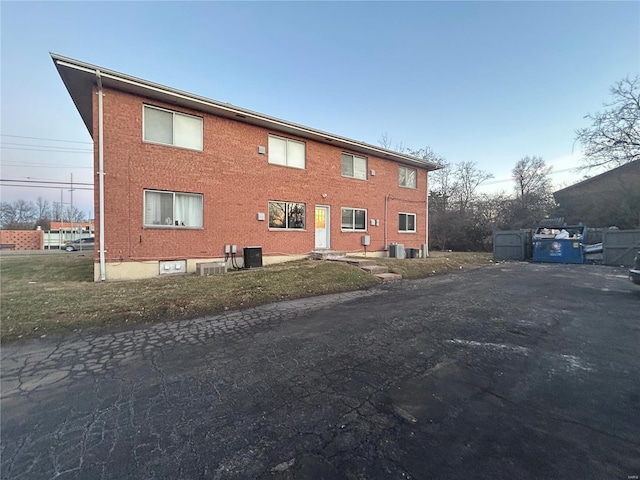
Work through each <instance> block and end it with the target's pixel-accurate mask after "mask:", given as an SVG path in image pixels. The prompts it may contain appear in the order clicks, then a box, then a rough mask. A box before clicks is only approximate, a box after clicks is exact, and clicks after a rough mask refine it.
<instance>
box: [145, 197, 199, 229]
mask: <svg viewBox="0 0 640 480" xmlns="http://www.w3.org/2000/svg"><path fill="white" fill-rule="evenodd" d="M202 204H203V201H202V195H201V194H197V193H178V192H165V191H158V190H145V191H144V226H145V227H174V228H176V227H178V228H189V227H191V228H202Z"/></svg>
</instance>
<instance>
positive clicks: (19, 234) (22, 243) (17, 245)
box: [0, 230, 44, 250]
mask: <svg viewBox="0 0 640 480" xmlns="http://www.w3.org/2000/svg"><path fill="white" fill-rule="evenodd" d="M0 245H2V249H3V250H5V249H6V250H43V249H44V232H43V231H42V230H0Z"/></svg>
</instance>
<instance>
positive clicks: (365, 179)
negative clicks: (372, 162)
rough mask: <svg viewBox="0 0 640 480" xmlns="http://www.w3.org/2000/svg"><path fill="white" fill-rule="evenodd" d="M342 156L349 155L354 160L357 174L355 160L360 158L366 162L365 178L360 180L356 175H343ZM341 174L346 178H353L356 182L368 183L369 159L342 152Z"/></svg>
mask: <svg viewBox="0 0 640 480" xmlns="http://www.w3.org/2000/svg"><path fill="white" fill-rule="evenodd" d="M342 155H349V156H350V157H351V158H352V159H353V163H352V165H353V171H354V172H355V170H356V169H355V159H356V158H360V159H362V160H364V164H365V165H364V178H358V177H356V176H355V175H345V174H344V173H342ZM340 174H341V175H342V176H343V177H344V178H353V179H354V180H360V181H365V182H366V181H367V180H369V159H368V158H367V157H361V156H360V155H354V154H353V153H349V152H342V153H341V154H340Z"/></svg>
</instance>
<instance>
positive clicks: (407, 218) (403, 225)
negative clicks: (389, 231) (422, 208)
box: [398, 213, 416, 232]
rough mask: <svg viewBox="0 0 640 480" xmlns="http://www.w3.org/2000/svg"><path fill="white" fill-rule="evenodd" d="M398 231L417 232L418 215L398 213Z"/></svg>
mask: <svg viewBox="0 0 640 480" xmlns="http://www.w3.org/2000/svg"><path fill="white" fill-rule="evenodd" d="M398 231H399V232H415V231H416V214H415V213H398Z"/></svg>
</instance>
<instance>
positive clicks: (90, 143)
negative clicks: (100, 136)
mask: <svg viewBox="0 0 640 480" xmlns="http://www.w3.org/2000/svg"><path fill="white" fill-rule="evenodd" d="M0 136H1V137H11V138H26V139H28V140H44V141H47V142H64V143H82V144H88V145H93V142H79V141H77V140H59V139H55V138H40V137H28V136H24V135H9V134H7V133H0Z"/></svg>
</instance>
